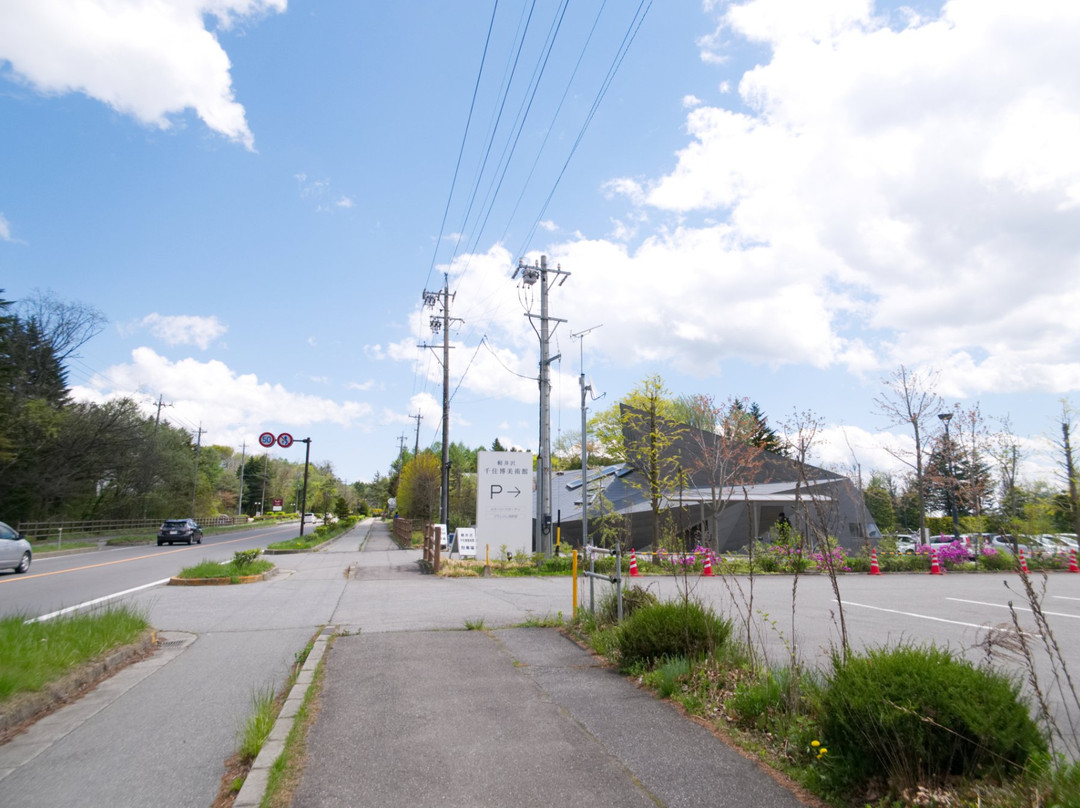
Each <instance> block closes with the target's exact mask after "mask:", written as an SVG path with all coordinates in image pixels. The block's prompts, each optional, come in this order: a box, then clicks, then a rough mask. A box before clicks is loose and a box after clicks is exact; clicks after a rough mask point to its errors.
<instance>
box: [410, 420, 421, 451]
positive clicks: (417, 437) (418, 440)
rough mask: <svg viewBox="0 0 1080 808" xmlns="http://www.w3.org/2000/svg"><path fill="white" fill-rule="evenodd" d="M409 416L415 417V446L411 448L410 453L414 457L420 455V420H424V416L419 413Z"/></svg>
mask: <svg viewBox="0 0 1080 808" xmlns="http://www.w3.org/2000/svg"><path fill="white" fill-rule="evenodd" d="M409 417H410V418H415V419H416V446H415V447H414V448H413V455H412V456H413V457H414V458H416V457H419V456H420V422H421V421H423V420H424V416H423V415H422V414H421V413H416V415H410V416H409Z"/></svg>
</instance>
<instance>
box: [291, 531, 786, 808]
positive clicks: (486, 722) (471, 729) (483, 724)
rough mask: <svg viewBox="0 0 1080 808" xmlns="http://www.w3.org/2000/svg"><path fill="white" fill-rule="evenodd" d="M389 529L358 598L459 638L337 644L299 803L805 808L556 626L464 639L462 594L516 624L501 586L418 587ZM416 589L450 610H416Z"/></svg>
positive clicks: (437, 583)
mask: <svg viewBox="0 0 1080 808" xmlns="http://www.w3.org/2000/svg"><path fill="white" fill-rule="evenodd" d="M384 531H385V528H384V526H381V525H380V526H377V527H376V531H375V532H373V533H372V534H371V536H370V537H369V539H368V541H367V544H366V546H365V552H364V553H362V554H361V561H360V562H359V563H358V566H357V567H356V569H355V575H356V579H357V583H358V586H357V587H356V589H357V591H356V592H354V593H353V594H354V596H355V597H357V598H363V599H364V600H365V601H366V602H367V603H369V604H372V603H373V602H374V600H378V601H379V602H381V603H382V604H384V605H385V606H387V607H389V609H390V610H392V611H394V612H396V613H397V614H398V623H399V624H408V623H410V622H412V621H414V620H415V622H416V623H417V624H422V623H424V622H430V621H431V620H432V617H434V618H435V622H436V623H438V624H439V625H438V626H436V627H437V628H441V629H445V628H455V629H458V630H454V631H447V630H424V628H422V627H421V626H420V625H403V626H402V628H400V629H399V630H396V631H393V630H390V631H388V630H387V628H388V626H387V625H386V623H385V622H383V623H382V624H381V625H378V626H377V628H376V627H375V626H372V628H373V629H374V630H370V629H366V628H363V627H361V632H360V634H358V635H351V636H345V637H339V638H337V639H336V640H335V641H334V643H333V646H332V648H331V650H330V651H329V652H328V655H327V657H326V660H327V662H326V672H325V679H324V682H325V684H324V689H323V692H322V695H321V697H320V705H319V712H318V718H317V720H316V722H315V724H314V726H313V727H312V729H311V731H310V734H309V736H308V756H307V761H308V762H307V767H306V769H305V771H304V773H303V776H302V779H301V782H300V786H299V789H298V791H297V793H296V796H295V799H294V801H293V806H294V808H333V807H334V806H368V805H372V806H374V805H378V806H410V807H412V806H416V807H418V808H423V806H442V807H444V808H445V807H447V806H449V807H450V808H453V806H493V807H494V806H511V805H512V806H515V808H529V806H536V807H537V808H549V807H550V806H570V805H589V806H609V805H610V806H627V807H629V808H633V807H634V806H643V807H644V806H653V807H655V806H657V805H659V806H672V807H673V808H674V806H705V805H708V806H725V807H726V806H732V807H733V808H734V807H736V806H747V808H750V806H754V807H755V808H760V807H761V806H766V807H767V806H799V805H802V804H803V803H801V802H800V801H799V800H798V799H796V797H795V796H794V795H793V794H792V793H791V792H790V791H788V790H786V789H785V788H783V787H781V786H780V785H778V784H777V783H776V782H775V781H774V780H773V779H772V778H771V777H770V776H769V775H768V774H767V773H766V772H765V771H764V770H763V769H762V768H761V767H759V766H758V765H757V764H756V763H754V762H752V761H749V760H747V759H746V758H744V757H743V756H741V755H740V754H738V753H737V752H735V751H733V750H732V749H731V748H729V747H728V746H726V745H725V744H723V743H722V742H721V741H719V740H717V739H716V738H715V737H714V736H713V735H712V734H711V733H709V732H708V731H707V730H705V729H704V728H702V727H701V726H699V725H698V724H696V723H694V722H693V721H690V720H689V719H687V718H685V717H683V716H682V715H681V714H680V713H678V712H677V711H676V710H675V709H674V708H673V707H672V706H670V705H668V704H666V703H664V702H661V701H658V700H656V699H654V698H653V697H652V696H651V695H649V693H647V692H646V691H644V690H641V689H638V688H637V687H635V686H634V685H633V684H632V683H631V682H630V681H628V680H627V679H626V678H625V677H622V676H620V675H618V674H617V673H616V672H614V671H612V670H611V669H609V668H604V667H601V666H600V665H598V664H597V662H596V660H595V658H594V657H592V656H591V655H590V654H589V653H587V652H586V651H584V650H582V649H581V648H579V647H578V646H577V645H575V644H574V643H572V642H571V641H570V640H568V639H566V638H565V637H564V636H562V635H561V634H560V633H559V632H558V631H556V630H554V629H542V628H506V629H496V630H491V631H467V630H464V627H463V621H464V619H465V618H467V617H469V613H468V608H469V606H467V603H468V601H467V599H466V596H465V595H463V594H462V593H461V591H460V590H461V588H462V585H467V586H468V587H469V588H470V589H471V590H472V592H473V596H475V597H478V598H479V599H480V602H475V603H472V605H471V608H474V609H477V610H480V611H479V613H482V614H483V615H485V620H486V621H487V622H488V624H489V625H505V623H503V622H502V621H501V620H500V619H499V617H498V616H494V617H495V619H494V620H493V619H492V618H493V615H492V609H493V608H496V609H497V607H498V604H500V603H501V602H503V598H502V596H501V594H500V593H501V587H500V585H499V584H498V582H497V579H496V580H495V581H492V580H475V579H473V580H470V581H456V582H453V581H451V582H444V581H442V580H433V579H431V578H422V579H419V580H417V579H416V578H415V575H414V574H413V573H412V571H411V569H412V562H411V561H410V562H409V563H408V564H406V565H402V564H400V563H399V562H400V559H401V557H402V556H403V555H407V553H403V552H402V551H396V550H393V549H391V548H392V547H393V545H392V543H391V542H390V540H389V537H388V535H386V534H385V532H384ZM444 583H453V584H455V585H454V586H452V587H445V586H443V585H442V584H444ZM561 583H562V587H563V588H565V587H566V584H567V582H566V580H565V579H564V580H563V581H562V582H561ZM416 584H419V585H420V586H422V587H426V588H427V590H428V597H439V596H442V597H443V598H445V600H446V601H447V604H446V608H445V609H444V610H442V611H441V612H440V611H439V610H437V609H436V610H434V611H433V610H431V609H430V608H415V607H416V606H417V605H418V604H415V603H414V602H413V601H412V600H411V599H410V598H409V597H408V595H407V593H409V592H410V591H415V589H414V585H416ZM362 590H375V592H372V591H367V592H366V593H362ZM432 592H433V593H434V594H432ZM376 593H377V594H376ZM365 594H366V595H367V596H368V597H364V595H365ZM372 595H375V598H374V599H373V598H371V597H370V596H372ZM429 605H430V604H429ZM505 605H506V607H507V609H508V610H509V611H511V612H512V611H517V610H518V609H519V608H520V607H519V606H514V605H512V604H509V603H506V604H505ZM462 607H465V608H464V609H463V608H462ZM346 610H347V607H346ZM339 611H341V608H340V607H339ZM421 614H424V615H426V617H421ZM367 618H368V619H364V620H363V622H364V623H365V624H370V622H371V621H370V615H368V616H367ZM428 628H430V626H429V627H428Z"/></svg>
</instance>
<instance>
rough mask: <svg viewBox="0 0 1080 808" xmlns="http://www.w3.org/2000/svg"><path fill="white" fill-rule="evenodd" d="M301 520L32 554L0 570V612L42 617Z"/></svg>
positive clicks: (160, 579)
mask: <svg viewBox="0 0 1080 808" xmlns="http://www.w3.org/2000/svg"><path fill="white" fill-rule="evenodd" d="M299 532H300V525H299V523H298V522H293V523H289V524H285V525H278V524H272V525H267V526H265V527H263V526H259V527H253V528H250V529H246V530H234V531H228V532H224V533H211V534H209V535H206V536H204V537H203V542H202V544H193V545H190V546H188V545H181V544H175V545H168V544H167V545H165V546H163V547H158V546H157V545H156V544H150V545H139V546H134V547H109V548H106V549H103V550H100V551H97V552H91V553H78V554H75V555H62V556H53V555H45V554H39V555H37V556H35V557H34V562H33V564H32V565H31V567H30V571H29V572H27V573H24V574H23V575H15V574H10V573H8V574H5V573H0V616H3V615H8V614H20V615H25V616H26V617H39V616H41V615H45V614H50V613H53V612H56V611H59V610H62V609H66V608H69V607H72V606H75V605H78V604H83V603H89V602H91V601H96V600H98V599H99V598H106V597H115V596H116V595H117V593H129V592H134V591H137V590H138V589H139V588H142V587H151V586H155V585H158V584H161V583H164V582H165V581H167V580H168V579H169V578H171V577H172V576H174V575H176V574H177V573H178V572H179V571H180V570H181V569H183V568H184V567H190V566H193V565H194V564H197V563H199V562H200V561H203V560H206V559H209V560H212V561H227V560H229V559H231V558H232V556H233V553H235V552H236V551H237V550H248V549H251V548H254V547H266V545H267V544H271V543H273V542H276V541H282V540H285V539H290V538H293V537H295V536H297V535H299Z"/></svg>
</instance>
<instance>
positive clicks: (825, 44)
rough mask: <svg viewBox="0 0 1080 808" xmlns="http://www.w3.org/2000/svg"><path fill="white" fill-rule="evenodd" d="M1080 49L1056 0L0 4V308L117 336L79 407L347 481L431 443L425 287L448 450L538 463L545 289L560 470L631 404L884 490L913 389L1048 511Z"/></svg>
mask: <svg viewBox="0 0 1080 808" xmlns="http://www.w3.org/2000/svg"><path fill="white" fill-rule="evenodd" d="M1078 41H1080V4H1078V3H1076V2H1073V0H1027V2H1024V3H1016V2H1014V0H1009V1H1008V2H1006V1H1005V0H950V2H940V1H938V0H915V2H911V3H907V4H904V3H898V2H891V1H889V2H886V0H878V1H877V2H875V1H874V0H815V2H813V3H807V2H805V0H742V1H741V2H728V1H726V0H704V1H702V0H664V2H662V3H661V2H656V3H653V2H650V1H649V0H641V2H635V1H634V0H622V1H621V2H614V0H608V2H604V0H576V1H575V2H573V3H570V2H565V1H564V0H535V2H526V0H519V1H518V2H509V0H501V2H497V3H496V2H495V1H494V0H461V1H460V2H454V3H446V2H442V1H441V0H398V1H397V2H393V3H384V2H359V1H358V0H168V1H167V2H163V1H161V0H80V2H78V3H71V2H70V0H35V2H33V3H16V2H0V289H3V290H4V292H3V297H4V298H5V299H8V300H14V301H19V300H21V299H25V298H27V297H29V296H32V295H33V294H35V293H40V292H50V293H52V294H54V295H55V296H57V297H59V298H61V299H63V300H67V301H72V302H78V303H80V304H83V305H87V306H92V307H94V308H95V309H97V310H99V311H100V312H101V313H102V314H103V315H104V317H105V318H107V325H106V327H105V328H104V330H103V331H102V332H101V333H100V334H99V335H98V336H96V337H95V338H94V339H92V340H91V341H89V342H88V343H86V344H85V345H84V346H83V347H82V348H81V350H80V352H79V356H78V357H77V358H75V359H73V360H72V361H71V362H70V364H69V368H68V370H69V383H70V385H71V387H72V394H73V397H74V398H76V399H78V400H88V401H96V402H102V401H106V400H109V399H110V398H115V397H119V396H129V397H133V398H135V399H136V400H138V401H140V402H142V404H143V406H144V408H145V411H146V412H147V413H148V414H151V415H152V414H153V413H154V412H155V407H156V405H157V404H158V402H159V401H160V402H161V403H162V404H163V407H162V417H163V418H165V419H166V420H168V421H170V422H171V423H173V424H176V425H177V426H181V427H184V428H187V429H189V430H190V431H192V432H193V433H194V431H195V430H196V429H198V428H201V429H203V430H205V433H204V435H203V440H204V441H207V442H209V443H214V444H220V445H226V446H233V447H236V448H237V449H240V448H241V447H245V451H247V452H248V453H250V452H252V451H261V449H259V448H258V447H257V441H258V436H259V435H260V434H261V433H263V432H271V433H272V434H275V435H277V434H280V433H282V432H287V433H289V434H291V435H292V436H293V437H294V439H297V440H299V439H301V438H308V437H309V438H311V457H312V460H314V461H317V462H330V463H331V464H332V465H333V467H334V469H335V470H336V472H337V473H338V475H339V476H341V477H342V478H343V479H345V480H347V481H357V480H370V479H371V478H372V477H373V476H374V474H375V473H376V472H381V473H384V474H385V473H386V472H387V470H388V468H389V466H390V464H391V462H392V461H393V460H394V459H395V457H397V455H398V452H399V451H400V448H401V446H402V445H403V444H404V445H405V446H406V447H408V448H409V449H411V448H412V447H413V446H414V444H415V442H416V440H417V432H416V428H417V419H416V418H415V417H414V416H417V415H419V443H420V446H421V447H425V446H428V445H429V444H431V443H432V442H437V441H439V440H441V434H442V432H441V430H442V427H441V416H442V377H443V369H442V366H441V363H440V360H441V351H435V350H432V349H431V348H428V347H421V346H425V345H428V346H430V345H436V346H437V345H441V341H442V334H441V333H433V332H432V330H431V328H430V325H429V323H430V318H431V316H432V314H438V313H439V312H440V309H439V305H438V304H439V302H440V300H441V298H436V300H435V302H436V306H435V307H434V308H431V307H428V306H426V305H425V302H424V298H425V292H428V293H432V292H435V293H437V292H439V291H440V290H442V289H443V287H444V283H445V284H447V285H448V288H449V292H450V294H449V296H448V300H449V304H450V310H449V315H450V317H451V318H452V319H451V328H450V344H451V345H452V349H451V350H450V351H449V353H450V371H449V375H450V385H449V387H450V391H451V393H452V400H451V404H450V410H451V415H450V439H451V441H454V442H461V443H464V444H466V445H468V446H471V447H478V446H484V447H490V445H491V444H492V442H493V441H494V440H495V439H496V438H498V439H499V441H500V442H501V443H502V444H504V445H506V446H516V447H522V448H526V449H531V450H533V451H535V450H536V448H537V444H538V431H539V427H538V409H539V404H538V386H537V381H536V376H537V373H538V362H539V340H538V336H537V334H536V332H535V330H534V323H535V317H529V316H527V315H528V314H530V313H531V314H533V315H536V314H538V313H539V310H540V308H539V307H540V301H539V294H538V289H537V287H535V286H534V287H531V288H530V287H524V286H522V284H521V283H520V282H519V281H518V280H515V279H513V278H512V277H511V276H512V274H513V272H514V269H515V268H516V267H517V265H518V262H519V260H524V261H525V262H526V263H528V264H530V265H532V264H535V263H536V262H537V261H538V260H539V259H540V256H541V255H543V256H547V261H548V265H549V266H551V267H553V268H554V267H558V268H560V269H561V270H562V271H563V272H565V273H568V274H567V275H565V276H563V277H562V281H563V282H562V283H561V285H558V284H552V288H551V291H550V295H549V306H550V309H549V311H550V316H551V317H552V318H555V320H556V321H557V322H554V323H553V326H554V334H553V337H552V342H551V353H552V355H558V356H559V358H558V359H557V360H556V361H554V362H553V363H552V365H551V370H552V434H553V435H558V434H559V433H561V432H570V431H576V430H577V429H578V428H579V425H580V417H581V416H580V397H581V394H580V390H579V381H578V379H579V374H580V373H582V372H583V371H584V373H585V374H586V375H587V378H588V380H589V382H590V385H591V387H592V390H593V395H596V396H601V395H602V396H603V397H602V398H597V399H596V400H591V399H590V402H589V405H588V406H589V411H590V413H593V412H596V411H598V410H599V409H602V408H606V407H608V406H611V405H612V404H614V403H615V402H617V401H618V400H619V399H620V398H622V397H624V396H625V395H626V394H627V393H629V392H630V391H631V390H632V389H633V388H634V387H635V386H637V385H638V384H639V383H640V382H641V381H642V379H644V378H645V377H647V376H650V375H653V374H659V375H660V376H661V377H662V378H663V380H664V382H665V385H666V387H667V388H668V390H670V391H671V393H672V394H673V395H693V394H707V395H710V396H712V397H713V398H714V399H715V400H716V401H717V402H721V401H724V400H726V399H728V398H729V397H732V396H734V397H739V398H743V397H745V398H747V399H749V400H751V401H754V402H757V403H758V404H759V406H760V407H761V409H762V410H763V412H764V413H765V415H766V416H767V417H768V418H769V421H770V425H772V426H774V427H776V428H778V429H779V428H782V426H783V425H784V424H785V423H790V422H791V421H792V420H793V419H794V418H795V417H796V414H797V413H805V412H810V413H812V414H813V415H814V417H816V418H818V419H820V420H821V421H822V423H823V424H824V427H825V428H824V429H823V431H822V435H821V440H820V441H819V443H818V444H817V446H816V447H815V452H814V458H815V460H816V461H817V462H819V463H822V464H826V465H829V466H831V467H854V466H856V465H857V466H858V467H859V468H860V469H861V471H862V474H863V475H864V476H866V475H868V474H869V473H870V472H872V471H874V470H897V469H898V468H902V466H900V464H898V461H897V460H896V458H895V457H894V454H895V452H897V451H902V450H903V449H904V448H905V447H908V446H909V445H910V440H911V438H910V435H909V432H910V428H907V429H905V428H903V427H898V426H895V425H892V424H890V423H889V420H888V418H886V417H885V416H884V415H883V414H882V413H881V412H880V411H879V409H878V408H877V407H876V405H875V399H876V398H878V397H880V396H881V395H882V393H883V390H884V388H883V383H882V380H883V379H885V378H887V377H889V375H890V374H891V373H892V372H893V371H894V370H896V369H897V368H898V367H899V366H901V365H903V366H905V367H907V368H909V369H912V370H915V371H917V372H919V373H922V374H925V375H926V376H927V377H928V378H933V379H935V383H936V385H937V390H938V392H939V393H940V394H941V396H942V397H943V406H944V407H945V408H946V409H950V410H951V409H953V408H955V407H961V408H970V407H973V406H975V405H978V407H979V409H980V412H981V413H982V415H983V417H984V418H985V419H986V422H987V424H988V426H990V427H991V428H992V429H999V428H1000V423H1001V422H1002V421H1003V420H1004V419H1008V422H1009V424H1010V427H1011V429H1012V431H1013V432H1014V433H1015V434H1016V435H1018V436H1020V437H1021V438H1022V439H1023V442H1024V446H1025V466H1024V468H1025V472H1026V474H1027V475H1029V476H1032V477H1038V476H1044V477H1049V476H1050V475H1052V469H1053V464H1054V460H1053V457H1052V455H1050V454H1047V451H1046V450H1047V437H1048V436H1053V435H1055V434H1056V432H1057V430H1058V429H1059V427H1058V424H1059V418H1060V414H1061V400H1062V399H1063V398H1069V397H1072V399H1073V400H1075V401H1080V396H1077V391H1078V390H1080V350H1078V349H1080V317H1078V316H1077V313H1078V312H1080V250H1078V247H1080V148H1078V147H1077V144H1080V49H1077V48H1076V42H1078ZM429 297H431V295H429ZM575 335H581V336H577V337H575ZM583 366H584V368H583ZM890 450H891V451H890ZM302 452H303V446H302V445H300V444H294V445H293V447H292V448H290V449H287V450H282V449H280V448H277V447H275V449H274V450H273V451H272V454H274V455H275V456H281V457H286V458H289V459H292V460H297V461H299V460H301V459H302Z"/></svg>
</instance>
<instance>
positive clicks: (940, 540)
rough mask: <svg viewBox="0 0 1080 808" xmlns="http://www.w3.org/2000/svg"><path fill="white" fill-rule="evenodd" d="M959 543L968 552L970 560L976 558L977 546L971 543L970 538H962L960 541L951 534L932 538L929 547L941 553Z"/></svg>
mask: <svg viewBox="0 0 1080 808" xmlns="http://www.w3.org/2000/svg"><path fill="white" fill-rule="evenodd" d="M957 542H959V543H960V545H961V546H962V547H963V548H964V550H966V551H967V556H968V558H969V559H973V558H975V552H976V550H975V545H974V544H973V543H972V542H971V540H970V538H969V537H968V536H961V537H960V538H959V539H957V538H956V537H955V536H953V535H951V534H945V535H938V536H931V537H930V541H929V542H928V543H927V546H928V547H930V548H931V549H933V550H938V551H939V552H940V551H941V550H944V549H946V548H949V547H952V546H953V545H954V544H956V543H957Z"/></svg>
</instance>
